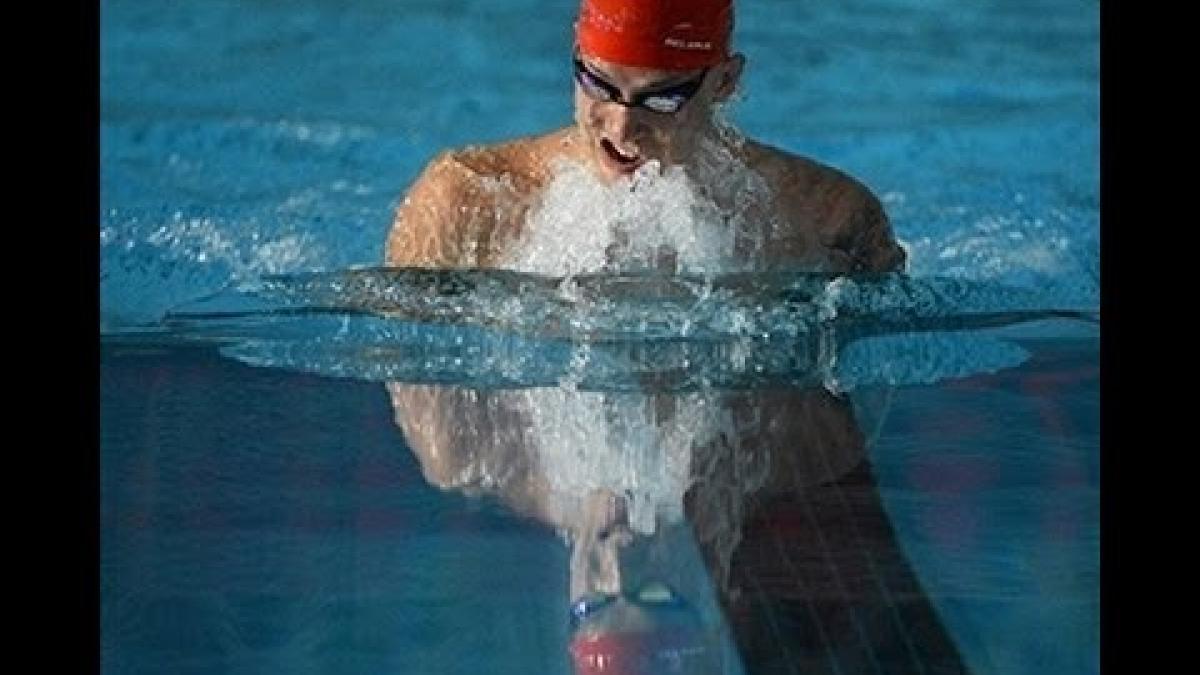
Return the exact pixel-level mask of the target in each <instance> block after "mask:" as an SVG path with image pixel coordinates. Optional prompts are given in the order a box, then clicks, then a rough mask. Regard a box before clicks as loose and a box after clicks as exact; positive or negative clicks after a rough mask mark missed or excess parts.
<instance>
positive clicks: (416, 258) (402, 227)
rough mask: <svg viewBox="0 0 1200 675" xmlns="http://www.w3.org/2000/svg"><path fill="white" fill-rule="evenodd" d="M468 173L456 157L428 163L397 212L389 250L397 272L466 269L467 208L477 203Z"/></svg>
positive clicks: (446, 154)
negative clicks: (465, 216) (425, 268)
mask: <svg viewBox="0 0 1200 675" xmlns="http://www.w3.org/2000/svg"><path fill="white" fill-rule="evenodd" d="M471 193H472V190H471V186H470V183H469V180H468V176H467V174H466V171H465V169H464V167H463V166H462V165H461V163H460V162H459V161H458V160H457V159H456V158H455V157H454V155H453V153H451V152H443V153H442V154H440V155H438V156H437V157H436V158H434V160H433V161H431V162H430V163H429V165H428V166H427V167H425V170H424V171H423V172H422V173H421V175H420V176H419V177H418V178H417V180H416V182H414V183H413V185H412V187H411V188H409V190H408V193H407V194H406V195H405V196H404V199H403V200H402V201H401V202H400V205H399V206H398V207H397V208H396V216H395V219H394V220H393V222H392V228H391V231H390V232H389V233H388V238H387V243H386V245H385V249H384V260H385V263H386V264H388V265H391V266H395V267H458V266H460V265H462V264H463V262H464V261H463V258H464V256H463V251H464V246H463V235H464V231H465V230H466V225H467V223H465V222H464V213H466V210H465V209H464V208H463V205H464V204H466V203H467V202H469V201H470V200H471V198H472V196H473V195H472V194H471Z"/></svg>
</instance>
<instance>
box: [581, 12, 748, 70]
mask: <svg viewBox="0 0 1200 675" xmlns="http://www.w3.org/2000/svg"><path fill="white" fill-rule="evenodd" d="M732 29H733V0H583V4H582V5H581V6H580V8H579V21H578V22H576V24H575V40H576V43H577V44H578V45H579V51H581V52H582V53H584V54H587V55H588V56H594V57H596V58H598V59H603V60H605V61H611V62H613V63H619V64H621V65H625V66H640V67H643V68H658V69H661V70H694V69H696V68H707V67H709V66H713V65H716V64H717V63H719V62H720V61H721V59H723V58H725V57H726V56H727V55H728V53H729V35H730V33H731V32H732Z"/></svg>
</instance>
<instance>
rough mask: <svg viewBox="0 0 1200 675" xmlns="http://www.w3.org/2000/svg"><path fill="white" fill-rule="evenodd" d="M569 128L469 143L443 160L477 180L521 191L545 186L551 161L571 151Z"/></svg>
mask: <svg viewBox="0 0 1200 675" xmlns="http://www.w3.org/2000/svg"><path fill="white" fill-rule="evenodd" d="M573 142H574V141H573V134H572V133H571V129H570V128H565V129H559V130H557V131H553V132H550V133H546V134H540V135H537V136H524V137H521V138H515V139H512V140H508V141H504V142H501V143H495V144H490V145H471V146H467V147H464V148H460V149H458V150H455V151H451V152H450V153H447V155H448V156H447V158H446V161H450V162H453V163H454V164H456V165H458V166H460V167H461V168H462V169H465V170H466V171H467V172H468V173H469V174H470V175H472V176H474V177H476V178H477V179H479V180H486V181H504V182H506V183H508V184H511V186H512V188H513V189H514V190H515V191H516V192H518V193H521V194H527V193H530V192H534V191H536V190H538V189H540V188H542V187H545V185H546V183H547V182H548V181H549V179H550V177H551V173H552V168H553V165H554V161H555V160H556V159H557V158H559V157H563V156H565V155H568V154H570V153H571V152H572V150H573Z"/></svg>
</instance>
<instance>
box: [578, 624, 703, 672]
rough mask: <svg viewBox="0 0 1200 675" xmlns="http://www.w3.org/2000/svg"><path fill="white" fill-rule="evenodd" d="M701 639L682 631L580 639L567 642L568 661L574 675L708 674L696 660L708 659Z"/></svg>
mask: <svg viewBox="0 0 1200 675" xmlns="http://www.w3.org/2000/svg"><path fill="white" fill-rule="evenodd" d="M701 639H702V638H701V637H700V636H699V634H697V633H695V632H692V631H686V630H684V631H678V630H674V631H673V630H659V631H655V632H652V633H608V634H602V635H589V636H586V637H582V636H581V637H576V638H575V639H574V640H572V641H571V647H570V652H571V660H572V662H573V663H574V666H575V673H576V675H601V674H603V675H675V674H679V675H693V674H694V673H696V672H698V671H697V670H696V669H697V668H700V669H701V671H702V672H708V670H709V668H706V667H703V666H702V665H701V664H699V663H698V662H697V659H700V660H701V661H703V660H705V659H708V660H711V658H712V656H711V655H710V654H709V653H708V650H707V649H706V648H705V646H704V645H703V644H702V642H701Z"/></svg>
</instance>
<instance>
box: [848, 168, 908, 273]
mask: <svg viewBox="0 0 1200 675" xmlns="http://www.w3.org/2000/svg"><path fill="white" fill-rule="evenodd" d="M839 207H840V208H839V210H840V211H842V212H843V213H847V214H848V215H847V217H846V218H845V220H844V222H843V224H842V226H841V227H839V228H837V230H835V232H834V236H833V238H832V239H833V241H832V243H831V247H832V248H834V249H835V250H836V251H838V252H839V253H841V254H843V255H844V256H845V258H846V259H847V266H848V267H849V270H848V271H849V272H851V273H867V274H886V273H889V272H903V271H904V264H905V260H906V258H907V255H906V254H905V252H904V249H903V248H901V247H900V243H899V242H898V241H896V236H895V234H894V233H893V232H892V225H891V222H890V221H889V220H888V217H887V214H886V213H885V212H884V210H883V205H882V204H880V202H879V199H878V198H876V197H875V195H873V194H871V193H870V191H868V190H867V189H866V188H861V189H859V190H854V191H852V192H850V193H849V194H847V195H846V196H845V197H844V203H843V204H840V205H839Z"/></svg>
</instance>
